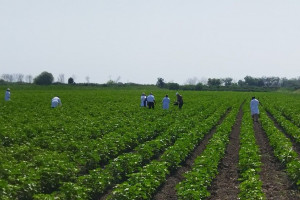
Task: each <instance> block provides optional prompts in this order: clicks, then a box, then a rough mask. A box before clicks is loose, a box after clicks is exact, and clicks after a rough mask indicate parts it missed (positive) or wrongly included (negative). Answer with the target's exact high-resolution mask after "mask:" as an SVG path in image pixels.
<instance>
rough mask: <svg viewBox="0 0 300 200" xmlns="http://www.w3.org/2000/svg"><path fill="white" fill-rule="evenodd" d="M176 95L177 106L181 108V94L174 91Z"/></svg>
mask: <svg viewBox="0 0 300 200" xmlns="http://www.w3.org/2000/svg"><path fill="white" fill-rule="evenodd" d="M176 97H177V104H178V108H179V109H181V108H182V106H183V99H182V96H181V95H180V94H179V93H178V92H176Z"/></svg>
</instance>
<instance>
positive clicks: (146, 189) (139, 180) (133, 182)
mask: <svg viewBox="0 0 300 200" xmlns="http://www.w3.org/2000/svg"><path fill="white" fill-rule="evenodd" d="M228 108H229V106H228V105H225V104H223V105H222V106H221V107H219V108H218V110H217V111H216V112H215V113H213V114H212V115H211V116H210V117H209V118H207V119H206V120H204V121H203V122H200V123H199V124H197V126H196V127H195V128H194V129H193V130H190V131H188V132H186V133H184V134H182V136H181V137H180V138H179V139H177V140H176V142H175V143H174V145H173V146H171V147H169V148H168V149H167V150H166V151H165V152H164V153H163V154H162V156H161V157H160V158H159V159H158V160H154V161H152V162H151V163H150V164H148V165H146V166H144V167H143V168H142V169H141V171H140V172H137V173H133V174H130V175H129V179H128V180H127V181H125V182H123V183H121V184H119V185H117V186H116V187H115V188H114V189H113V191H112V193H111V194H110V195H109V196H108V199H110V200H112V199H131V200H132V199H151V197H152V195H153V194H154V193H155V192H156V190H157V189H158V187H159V186H160V185H161V184H162V183H164V182H165V180H166V177H167V175H169V174H170V171H172V170H174V169H176V168H178V167H179V166H180V164H181V163H182V162H183V161H184V160H185V159H186V158H187V157H188V156H189V155H190V154H191V152H192V151H193V149H194V148H195V147H196V146H197V145H198V144H199V142H200V141H201V140H202V139H203V138H204V136H205V134H207V133H208V132H209V131H210V130H211V129H212V128H213V127H214V126H215V125H216V124H217V123H218V121H219V120H220V119H221V117H222V116H223V115H225V114H226V112H227V110H228ZM190 120H193V119H190Z"/></svg>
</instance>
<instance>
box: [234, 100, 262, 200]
mask: <svg viewBox="0 0 300 200" xmlns="http://www.w3.org/2000/svg"><path fill="white" fill-rule="evenodd" d="M243 113H244V115H243V119H242V125H241V133H240V150H239V164H238V168H239V182H240V184H239V189H240V192H239V198H240V199H241V200H243V199H245V200H246V199H257V200H264V199H266V197H265V194H264V193H263V191H262V181H261V180H260V175H259V173H260V171H261V165H262V163H261V155H260V151H259V146H258V145H257V144H256V141H255V134H254V130H253V120H252V118H251V116H250V114H245V113H250V108H249V106H248V104H244V106H243Z"/></svg>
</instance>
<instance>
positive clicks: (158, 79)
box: [156, 78, 165, 88]
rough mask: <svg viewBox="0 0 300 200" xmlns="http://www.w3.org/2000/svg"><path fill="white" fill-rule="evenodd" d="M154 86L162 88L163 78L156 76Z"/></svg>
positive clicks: (163, 84)
mask: <svg viewBox="0 0 300 200" xmlns="http://www.w3.org/2000/svg"><path fill="white" fill-rule="evenodd" d="M156 86H157V87H159V88H163V87H164V86H165V80H164V79H163V78H157V82H156Z"/></svg>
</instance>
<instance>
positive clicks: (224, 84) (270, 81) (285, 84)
mask: <svg viewBox="0 0 300 200" xmlns="http://www.w3.org/2000/svg"><path fill="white" fill-rule="evenodd" d="M156 86H157V87H159V88H167V89H170V90H179V89H182V90H245V91H249V90H272V89H274V90H276V89H278V88H289V89H300V77H298V78H291V79H287V78H279V77H261V78H255V77H252V76H246V77H245V78H244V80H239V81H238V82H233V79H232V78H229V77H228V78H209V79H208V80H207V82H206V83H202V82H196V81H195V80H189V81H188V82H187V83H186V84H184V85H180V84H178V83H174V82H168V83H166V82H165V81H164V79H163V78H157V82H156Z"/></svg>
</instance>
